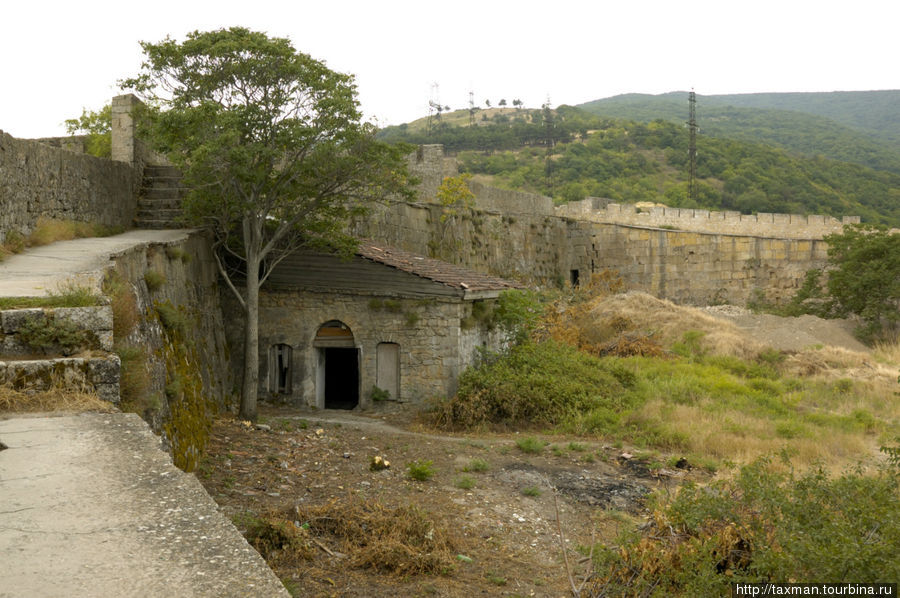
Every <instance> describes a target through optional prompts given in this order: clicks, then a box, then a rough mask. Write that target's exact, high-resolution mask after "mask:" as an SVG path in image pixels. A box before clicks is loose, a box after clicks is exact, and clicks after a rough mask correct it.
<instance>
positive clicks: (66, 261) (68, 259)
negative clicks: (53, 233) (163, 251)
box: [0, 230, 193, 297]
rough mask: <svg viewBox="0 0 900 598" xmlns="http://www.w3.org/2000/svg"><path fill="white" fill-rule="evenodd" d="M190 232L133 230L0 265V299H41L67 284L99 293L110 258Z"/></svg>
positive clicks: (33, 251)
mask: <svg viewBox="0 0 900 598" xmlns="http://www.w3.org/2000/svg"><path fill="white" fill-rule="evenodd" d="M191 232H193V231H192V230H132V231H128V232H127V233H122V234H120V235H114V236H112V237H91V238H87V239H75V240H73V241H58V242H56V243H51V244H49V245H44V246H42V247H32V248H30V249H27V250H25V251H24V252H22V253H19V254H16V255H13V256H10V257H8V258H7V259H6V260H4V261H3V262H0V296H2V297H43V296H44V295H46V294H47V292H48V291H56V290H58V289H59V286H60V285H61V284H65V283H66V282H67V281H71V282H74V283H76V284H78V285H80V286H87V287H89V288H92V289H95V290H97V291H99V290H100V283H101V282H102V280H103V270H104V268H106V266H108V265H109V264H110V258H111V257H112V256H114V255H117V254H119V253H122V252H123V251H126V250H128V249H130V248H132V247H135V246H137V245H142V244H145V243H167V242H172V241H179V240H181V239H185V238H187V237H188V235H189V234H190V233H191Z"/></svg>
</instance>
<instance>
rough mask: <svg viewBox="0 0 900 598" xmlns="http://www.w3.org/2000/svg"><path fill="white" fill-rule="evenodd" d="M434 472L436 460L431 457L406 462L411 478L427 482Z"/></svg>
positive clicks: (408, 474)
mask: <svg viewBox="0 0 900 598" xmlns="http://www.w3.org/2000/svg"><path fill="white" fill-rule="evenodd" d="M434 474H435V469H434V462H433V461H431V460H430V459H427V460H421V461H419V460H416V461H413V462H411V463H407V464H406V475H407V477H409V479H411V480H416V481H417V482H425V481H428V480H430V479H431V478H432V477H434Z"/></svg>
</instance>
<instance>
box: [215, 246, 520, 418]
mask: <svg viewBox="0 0 900 598" xmlns="http://www.w3.org/2000/svg"><path fill="white" fill-rule="evenodd" d="M515 286H516V285H515V284H514V283H511V282H508V281H505V280H502V279H500V278H496V277H492V276H488V275H485V274H480V273H477V272H474V271H472V270H468V269H466V268H462V267H460V266H455V265H453V264H448V263H446V262H442V261H440V260H435V259H430V258H425V257H422V256H419V255H415V254H412V253H409V252H406V251H401V250H398V249H393V248H389V247H386V246H384V245H382V244H376V243H373V242H363V243H361V244H360V246H359V248H358V250H357V252H356V254H355V255H354V256H353V257H352V258H351V259H350V260H341V259H340V258H339V257H337V256H334V255H329V254H321V253H308V252H304V253H297V254H294V255H292V256H290V257H288V258H286V259H285V260H284V261H282V262H281V263H280V264H279V265H278V266H277V267H276V269H275V270H274V271H273V272H272V274H271V275H270V277H269V279H268V280H267V281H266V283H265V285H264V287H263V289H262V290H261V292H260V309H259V364H260V388H259V390H260V394H261V396H265V395H266V394H268V396H269V397H270V398H273V399H276V400H277V399H279V398H280V399H281V400H284V401H286V402H289V403H294V404H308V405H310V406H315V407H318V408H320V409H323V408H324V409H329V408H333V409H353V408H355V407H357V406H362V407H368V406H371V405H372V404H373V402H375V401H378V400H384V399H388V400H394V401H403V402H416V401H421V400H424V399H427V398H429V397H436V396H447V395H450V394H452V393H453V392H455V390H456V384H457V378H458V376H459V374H460V373H461V372H462V370H463V369H465V368H466V367H467V366H469V365H471V364H472V363H473V361H474V360H475V358H476V356H477V354H478V349H477V348H478V347H485V348H488V349H492V350H497V349H499V348H500V346H501V345H502V343H503V341H504V338H503V335H502V334H501V333H500V332H499V331H497V330H495V329H494V328H493V327H492V326H490V318H489V315H490V313H491V311H492V309H493V303H494V301H495V300H496V299H497V297H498V296H499V294H500V292H501V291H503V290H506V289H510V288H514V287H515ZM225 301H226V303H227V304H228V307H226V309H227V310H228V311H230V312H231V313H232V314H233V315H234V316H235V317H226V321H228V322H230V323H231V325H230V329H229V337H230V339H231V341H232V347H233V349H232V356H233V358H237V359H238V360H239V358H240V356H241V355H242V354H243V351H242V343H241V337H242V333H243V331H242V326H241V324H242V320H241V318H240V317H239V314H240V311H239V309H238V308H237V306H236V304H235V303H234V301H233V298H232V297H225ZM235 365H236V366H238V364H237V363H235Z"/></svg>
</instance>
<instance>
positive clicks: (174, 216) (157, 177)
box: [135, 166, 185, 229]
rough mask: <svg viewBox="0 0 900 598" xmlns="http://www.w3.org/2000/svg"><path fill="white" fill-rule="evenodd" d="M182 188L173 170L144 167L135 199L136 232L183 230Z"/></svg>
mask: <svg viewBox="0 0 900 598" xmlns="http://www.w3.org/2000/svg"><path fill="white" fill-rule="evenodd" d="M184 192H185V188H184V186H183V185H182V184H181V173H180V172H178V169H177V168H175V167H174V166H145V167H144V182H143V186H142V187H141V192H140V196H139V199H138V212H137V218H136V219H135V226H137V228H156V229H164V228H185V224H184V223H183V222H182V221H181V218H182V214H183V213H182V210H181V199H182V197H184Z"/></svg>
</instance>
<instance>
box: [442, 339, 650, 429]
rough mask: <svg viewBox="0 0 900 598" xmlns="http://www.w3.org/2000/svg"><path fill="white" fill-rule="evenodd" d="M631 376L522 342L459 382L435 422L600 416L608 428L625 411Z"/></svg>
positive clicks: (564, 350)
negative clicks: (606, 419) (604, 417)
mask: <svg viewBox="0 0 900 598" xmlns="http://www.w3.org/2000/svg"><path fill="white" fill-rule="evenodd" d="M634 383H635V375H634V373H632V372H630V371H628V370H627V369H625V368H623V367H621V366H618V365H616V363H615V362H614V361H609V360H603V359H600V358H597V357H593V356H590V355H587V354H585V353H581V352H579V351H578V350H577V349H574V348H572V347H569V346H567V345H563V344H559V343H556V342H554V341H546V342H542V343H535V342H532V341H525V342H522V343H521V344H519V345H516V346H514V347H512V348H511V349H510V350H509V352H508V353H506V354H504V355H500V356H493V358H490V359H487V360H484V362H483V363H482V364H481V365H480V366H479V367H476V368H469V369H467V370H466V371H465V372H463V374H462V375H461V376H460V379H459V389H458V391H457V395H456V396H455V397H453V398H451V399H449V400H447V401H445V402H444V403H443V404H441V405H439V409H438V413H437V417H438V419H439V422H440V423H442V424H445V425H450V426H462V427H472V426H478V425H483V424H509V425H516V424H523V423H525V424H527V423H531V424H534V425H555V424H560V423H562V422H564V421H567V420H568V419H569V418H570V417H572V416H573V414H575V413H584V412H588V411H594V410H600V411H604V412H605V413H607V414H608V415H609V419H610V420H611V421H610V423H613V424H614V423H615V421H617V420H618V413H619V412H620V411H622V410H623V409H624V408H626V407H629V406H630V404H631V401H632V400H633V398H634V397H633V396H632V395H631V394H630V393H629V392H628V390H629V388H630V387H631V386H632V385H633V384H634Z"/></svg>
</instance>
